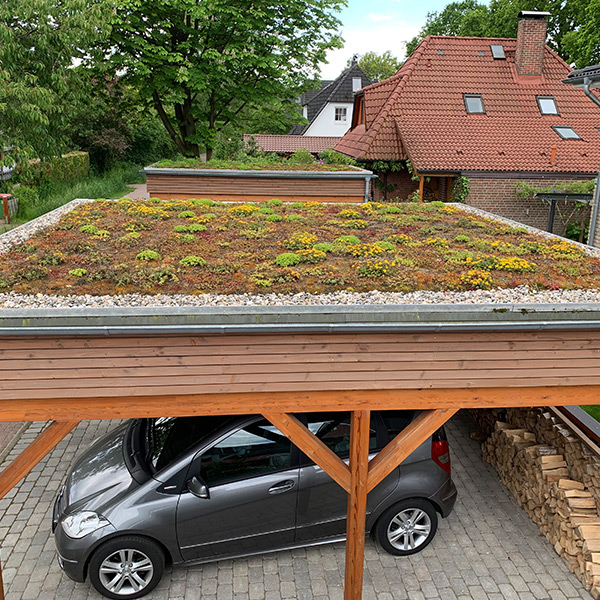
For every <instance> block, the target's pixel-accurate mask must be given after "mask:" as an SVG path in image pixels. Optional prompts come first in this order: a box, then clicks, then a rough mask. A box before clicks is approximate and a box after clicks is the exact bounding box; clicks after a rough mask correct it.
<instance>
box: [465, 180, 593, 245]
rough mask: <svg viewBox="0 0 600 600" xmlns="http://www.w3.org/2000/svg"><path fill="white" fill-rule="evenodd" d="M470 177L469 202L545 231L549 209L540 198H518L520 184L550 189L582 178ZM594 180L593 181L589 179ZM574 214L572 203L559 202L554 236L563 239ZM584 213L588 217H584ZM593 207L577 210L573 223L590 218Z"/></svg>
mask: <svg viewBox="0 0 600 600" xmlns="http://www.w3.org/2000/svg"><path fill="white" fill-rule="evenodd" d="M465 175H467V176H468V178H469V186H470V191H469V195H468V196H467V199H466V203H467V204H469V205H471V206H474V207H476V208H481V209H482V210H486V211H488V212H491V213H494V214H497V215H500V216H502V217H507V218H509V219H513V220H514V221H518V222H519V223H524V224H525V225H531V226H532V227H537V228H538V229H542V230H544V231H546V230H547V228H548V217H549V215H550V207H549V205H547V204H545V203H544V202H543V201H542V200H539V199H537V198H518V197H517V196H516V195H515V185H516V183H517V182H522V183H527V184H529V185H531V186H535V187H549V186H552V185H553V184H558V183H559V182H563V181H568V180H581V179H582V177H581V176H579V177H575V176H574V177H571V178H569V177H560V178H557V177H539V178H523V177H510V176H503V177H485V176H482V175H475V174H465ZM589 179H591V178H589ZM572 212H573V203H572V202H565V201H559V202H558V203H557V207H556V214H555V218H554V228H553V233H556V234H557V235H561V236H564V234H565V230H566V226H567V221H568V220H569V215H571V213H572ZM582 212H583V213H585V215H583V214H582ZM589 212H590V208H589V207H584V208H578V209H576V210H575V211H574V213H573V214H572V216H571V217H570V219H571V220H575V221H578V220H580V219H581V218H582V217H586V218H587V217H589Z"/></svg>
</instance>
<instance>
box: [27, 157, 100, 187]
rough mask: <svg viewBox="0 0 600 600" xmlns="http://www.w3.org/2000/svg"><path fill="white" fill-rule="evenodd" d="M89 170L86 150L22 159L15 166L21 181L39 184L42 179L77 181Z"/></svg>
mask: <svg viewBox="0 0 600 600" xmlns="http://www.w3.org/2000/svg"><path fill="white" fill-rule="evenodd" d="M89 171H90V156H89V154H88V153H87V152H69V153H68V154H63V155H62V156H56V157H54V158H51V159H49V160H44V161H42V160H39V159H36V160H31V161H23V162H21V163H19V164H18V165H17V167H16V168H15V174H16V176H17V177H18V179H19V181H20V182H21V183H24V184H26V185H35V186H37V185H40V183H42V181H44V180H48V179H49V180H52V181H77V180H78V179H84V178H85V177H87V175H88V173H89Z"/></svg>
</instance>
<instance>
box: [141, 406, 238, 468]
mask: <svg viewBox="0 0 600 600" xmlns="http://www.w3.org/2000/svg"><path fill="white" fill-rule="evenodd" d="M230 419H231V417H223V416H212V417H210V416H208V417H185V418H180V417H163V418H159V419H146V427H145V430H144V433H143V435H144V436H145V440H146V456H147V457H148V460H149V461H150V465H151V469H152V470H153V471H154V472H156V471H160V470H161V469H164V468H165V467H167V466H168V465H169V464H171V463H172V462H173V461H174V460H175V459H176V458H178V457H179V456H181V455H182V454H183V453H184V452H185V451H186V450H189V449H190V448H191V447H192V446H194V445H195V444H197V443H199V442H201V441H202V440H203V439H205V438H206V437H207V436H209V435H210V434H211V433H213V432H215V431H216V430H217V429H219V427H222V426H223V425H224V424H225V423H226V422H227V421H228V420H230Z"/></svg>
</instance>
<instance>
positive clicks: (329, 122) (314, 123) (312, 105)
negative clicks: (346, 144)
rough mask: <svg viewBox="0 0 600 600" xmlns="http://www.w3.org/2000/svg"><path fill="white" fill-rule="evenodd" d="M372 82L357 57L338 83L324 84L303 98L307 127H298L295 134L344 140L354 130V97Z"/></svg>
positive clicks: (303, 112) (293, 133) (325, 82)
mask: <svg viewBox="0 0 600 600" xmlns="http://www.w3.org/2000/svg"><path fill="white" fill-rule="evenodd" d="M369 84H371V80H370V79H369V78H368V77H367V76H366V75H365V73H364V71H363V70H362V69H361V68H360V67H359V66H358V63H357V62H356V58H353V59H352V63H351V65H350V66H349V67H348V68H347V69H346V70H345V71H344V72H343V73H342V74H341V75H340V76H339V77H338V78H337V79H335V80H333V81H322V82H321V84H320V86H319V87H318V88H317V89H314V90H310V91H308V92H305V93H304V94H302V96H300V104H301V105H302V116H303V117H304V118H305V119H308V123H307V124H306V125H295V126H294V127H293V128H292V130H291V131H290V134H291V135H303V136H325V137H332V136H333V137H341V136H342V135H344V133H346V131H348V129H349V128H350V123H351V122H352V109H353V106H354V94H355V92H357V91H358V90H360V89H361V88H363V87H364V86H365V85H369Z"/></svg>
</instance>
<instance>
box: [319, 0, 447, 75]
mask: <svg viewBox="0 0 600 600" xmlns="http://www.w3.org/2000/svg"><path fill="white" fill-rule="evenodd" d="M448 2H450V0H348V6H347V7H346V8H345V9H344V10H343V11H342V12H341V13H339V15H338V18H339V19H340V20H341V21H342V23H343V25H342V37H343V38H344V40H345V44H344V48H342V49H341V50H332V51H330V52H329V55H328V57H327V58H328V61H329V63H328V64H325V65H323V67H322V69H321V77H322V78H323V79H335V78H336V77H337V76H338V75H339V74H340V73H341V72H342V71H343V70H344V68H345V67H346V62H347V60H348V59H349V58H350V57H351V56H352V55H353V54H364V53H365V52H368V51H370V50H372V51H374V52H377V53H378V54H381V53H382V52H385V51H386V50H390V51H391V53H392V54H393V55H394V56H397V57H398V58H403V57H404V51H405V49H404V42H407V41H409V40H410V39H411V38H413V37H414V36H415V35H416V34H417V33H418V32H419V30H420V29H421V27H422V26H423V24H424V23H425V19H426V17H427V13H428V12H433V11H439V10H442V9H443V8H444V7H445V6H446V4H448Z"/></svg>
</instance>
